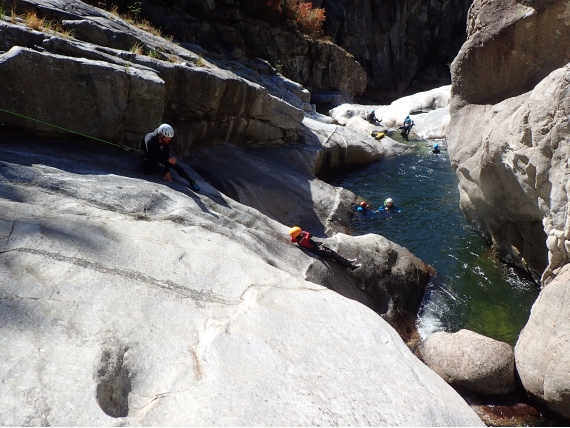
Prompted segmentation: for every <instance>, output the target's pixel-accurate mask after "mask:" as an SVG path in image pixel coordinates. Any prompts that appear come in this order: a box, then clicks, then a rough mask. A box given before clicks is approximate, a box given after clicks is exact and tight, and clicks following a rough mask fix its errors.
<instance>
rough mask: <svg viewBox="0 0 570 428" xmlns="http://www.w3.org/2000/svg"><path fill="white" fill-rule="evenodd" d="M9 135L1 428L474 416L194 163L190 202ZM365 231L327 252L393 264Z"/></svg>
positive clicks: (1, 284) (74, 154)
mask: <svg viewBox="0 0 570 428" xmlns="http://www.w3.org/2000/svg"><path fill="white" fill-rule="evenodd" d="M11 138H12V137H10V136H9V135H6V134H2V141H1V144H0V151H1V153H2V156H1V159H2V160H1V161H0V195H1V197H0V273H1V274H0V307H1V310H0V318H1V322H0V340H2V347H0V357H1V358H0V373H1V378H2V383H0V419H1V420H2V421H3V422H4V423H5V424H7V425H90V426H109V425H114V424H126V425H211V426H217V425H223V426H229V425H313V424H315V425H317V424H323V425H336V424H339V425H375V426H378V425H393V426H399V425H407V426H409V425H421V426H448V425H449V426H483V424H482V423H481V421H480V420H479V418H478V417H477V416H476V414H475V413H474V412H473V411H472V410H471V409H470V408H469V407H468V406H467V404H466V403H465V402H464V401H463V399H462V398H461V397H460V396H459V395H458V394H457V393H456V392H455V391H453V390H452V389H451V388H450V387H449V385H447V384H446V383H445V382H444V381H443V380H442V379H440V378H439V377H438V376H437V375H436V374H435V373H434V372H432V371H431V370H429V369H428V368H427V367H426V366H424V365H423V364H421V363H420V362H419V361H418V360H417V359H416V358H415V357H414V356H413V355H412V353H411V352H410V351H409V350H408V348H407V347H406V346H405V345H404V343H403V342H402V340H401V339H400V337H399V336H398V335H397V334H396V332H395V331H394V330H393V329H392V328H391V327H390V326H389V325H388V324H387V323H386V322H385V321H384V320H382V319H381V317H379V316H378V314H377V313H375V312H374V311H372V310H370V309H368V308H367V307H365V306H364V305H362V304H360V303H358V302H356V301H353V300H350V299H346V298H344V297H342V296H340V295H339V294H338V293H335V292H333V291H331V290H329V289H327V288H326V287H323V286H321V285H318V284H317V283H316V282H315V281H317V280H319V278H320V279H324V275H326V274H328V272H330V271H329V270H328V269H325V270H321V271H320V272H319V271H318V270H315V268H314V267H311V266H314V264H315V263H318V264H320V263H322V262H320V261H317V260H315V259H314V258H313V257H310V256H308V255H307V254H305V253H304V252H303V251H301V250H300V249H299V248H297V247H296V246H295V245H292V244H291V243H290V242H288V237H287V229H288V228H287V226H285V225H282V224H280V223H278V222H276V221H274V220H272V219H270V218H268V217H266V216H264V215H263V214H261V213H260V212H259V211H257V210H255V209H253V208H249V207H246V206H244V205H242V204H240V203H238V202H235V201H233V200H232V199H230V198H227V197H224V196H223V195H221V194H220V193H218V192H217V191H216V190H215V189H214V188H212V187H211V186H209V185H208V184H207V183H206V182H205V181H204V180H202V179H201V178H200V177H199V176H198V175H197V174H196V172H195V171H189V172H190V174H191V175H193V176H194V177H195V178H196V179H197V180H198V183H199V184H200V186H201V187H202V190H203V192H202V193H201V194H200V195H195V194H192V193H191V192H189V191H188V190H187V189H186V188H185V187H184V186H183V185H182V184H181V183H180V182H177V181H175V182H174V183H172V184H170V185H169V184H167V185H165V184H164V182H163V181H162V180H161V178H160V177H155V178H154V177H144V176H141V175H139V174H137V173H136V172H133V171H134V170H135V169H136V165H137V162H136V158H133V157H132V155H130V154H128V153H124V152H120V151H114V150H113V149H111V148H109V149H107V148H105V147H100V146H97V145H95V146H89V145H77V144H74V142H73V141H69V142H62V141H46V140H40V141H38V142H30V141H27V140H26V139H25V138H21V137H20V138H18V141H17V144H16V143H15V141H13V140H12V139H11ZM369 239H370V238H367V237H360V238H351V237H340V236H339V237H338V238H336V240H335V241H334V242H337V243H338V244H339V247H335V248H337V249H338V250H339V252H342V251H344V249H343V248H341V246H342V245H349V246H351V248H350V250H351V251H353V250H354V249H356V248H359V249H360V251H363V254H362V257H367V254H368V257H371V260H374V264H375V266H377V268H378V269H384V268H388V267H389V266H391V264H390V263H391V262H390V258H388V260H384V259H382V258H380V259H379V258H376V257H375V256H374V255H373V253H374V251H372V250H371V249H369V244H371V243H370V242H369ZM360 241H362V242H360ZM334 242H333V241H331V242H330V244H331V246H332V245H333V244H334ZM360 243H361V244H366V245H360ZM400 253H401V251H400ZM401 254H403V253H401ZM386 263H387V264H386ZM397 266H398V269H402V268H403V269H406V268H405V266H404V265H397ZM332 269H334V267H333V268H332ZM307 272H310V274H307ZM350 275H352V274H350V273H348V272H347V273H346V278H347V281H350V280H349V277H350ZM305 276H307V277H310V281H307V280H305ZM355 278H356V277H355ZM352 281H355V280H352ZM356 281H357V280H356ZM355 284H356V283H355ZM261 397H262V399H260V398H261Z"/></svg>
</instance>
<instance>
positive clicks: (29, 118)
mask: <svg viewBox="0 0 570 428" xmlns="http://www.w3.org/2000/svg"><path fill="white" fill-rule="evenodd" d="M0 111H3V112H4V113H9V114H12V115H14V116H18V117H22V118H24V119H28V120H32V121H34V122H38V123H41V124H43V125H46V126H51V127H52V128H57V129H61V130H63V131H66V132H71V133H72V134H77V135H81V136H82V137H86V138H90V139H92V140H96V141H99V142H101V143H104V144H108V145H110V146H115V147H119V148H120V149H123V150H125V151H127V152H134V153H136V154H143V153H144V151H143V150H139V149H135V148H134V147H129V146H127V145H126V144H115V143H111V142H110V141H105V140H101V139H100V138H96V137H92V136H91V135H87V134H82V133H81V132H77V131H73V130H71V129H67V128H63V127H61V126H57V125H52V124H51V123H48V122H44V121H42V120H38V119H34V118H32V117H29V116H24V115H23V114H18V113H14V112H13V111H10V110H5V109H3V108H0Z"/></svg>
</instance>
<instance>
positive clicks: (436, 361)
mask: <svg viewBox="0 0 570 428" xmlns="http://www.w3.org/2000/svg"><path fill="white" fill-rule="evenodd" d="M417 352H418V355H419V356H420V358H421V360H422V361H423V362H424V363H426V364H427V366H428V367H429V368H431V369H432V370H434V371H435V372H436V373H437V374H439V375H440V376H441V377H442V378H443V379H444V380H445V381H446V382H447V383H449V384H450V385H451V386H453V387H454V388H457V389H459V390H461V391H464V392H474V393H477V394H483V395H493V396H505V395H509V394H510V393H513V392H514V391H515V359H514V354H513V349H512V347H511V345H509V344H508V343H505V342H499V341H498V340H494V339H491V338H490V337H485V336H482V335H480V334H478V333H475V332H473V331H469V330H459V331H458V332H457V333H447V332H443V331H440V332H437V333H434V334H432V335H430V336H429V337H428V338H427V339H425V340H424V341H422V342H421V343H420V344H419V345H418V348H417Z"/></svg>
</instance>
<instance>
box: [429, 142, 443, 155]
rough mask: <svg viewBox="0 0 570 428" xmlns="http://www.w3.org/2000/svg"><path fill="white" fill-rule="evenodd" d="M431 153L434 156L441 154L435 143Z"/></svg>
mask: <svg viewBox="0 0 570 428" xmlns="http://www.w3.org/2000/svg"><path fill="white" fill-rule="evenodd" d="M431 152H432V153H434V154H436V155H438V154H440V153H441V150H439V144H437V143H435V144H434V145H433V150H432V151H431Z"/></svg>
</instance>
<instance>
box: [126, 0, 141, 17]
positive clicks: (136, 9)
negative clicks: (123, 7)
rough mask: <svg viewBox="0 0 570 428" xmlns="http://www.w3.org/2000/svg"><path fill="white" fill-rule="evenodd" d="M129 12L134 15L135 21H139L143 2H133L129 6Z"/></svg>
mask: <svg viewBox="0 0 570 428" xmlns="http://www.w3.org/2000/svg"><path fill="white" fill-rule="evenodd" d="M127 10H128V11H129V14H130V15H131V16H132V17H133V19H134V20H135V21H138V20H139V19H140V16H141V12H142V3H141V2H140V1H135V2H133V4H130V5H128V6H127Z"/></svg>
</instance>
